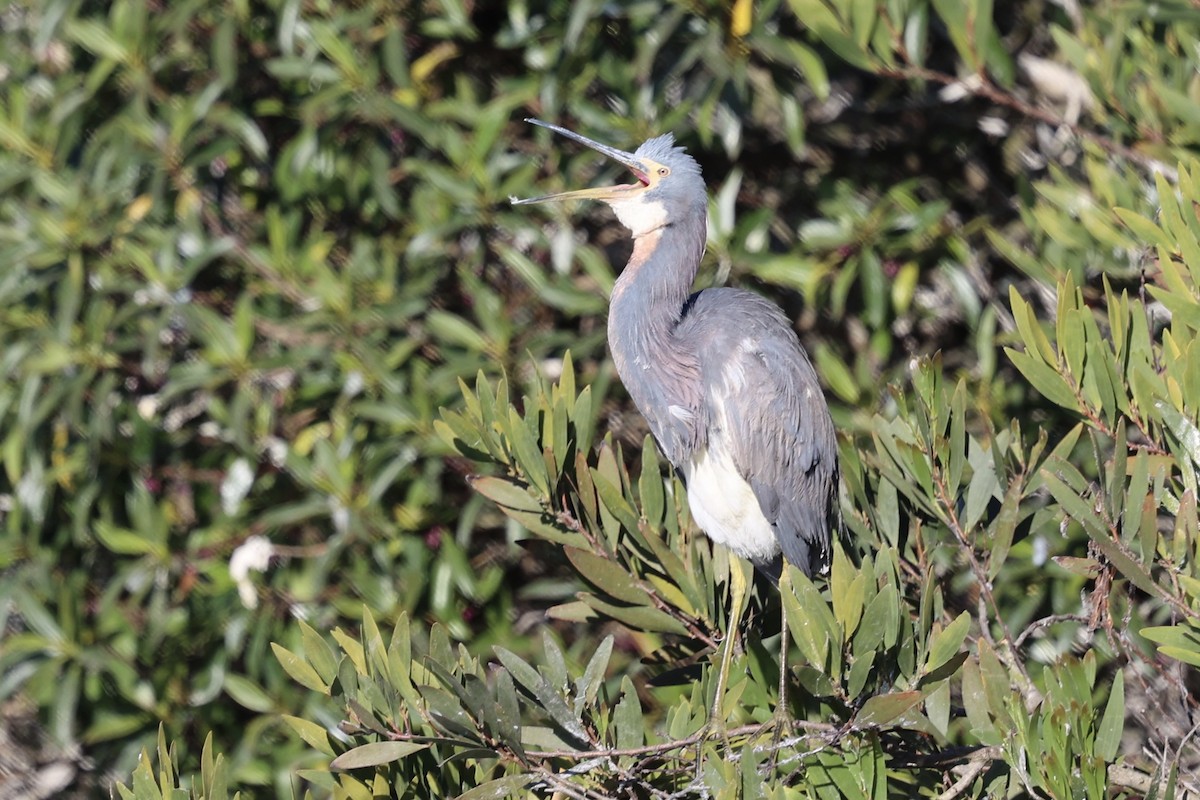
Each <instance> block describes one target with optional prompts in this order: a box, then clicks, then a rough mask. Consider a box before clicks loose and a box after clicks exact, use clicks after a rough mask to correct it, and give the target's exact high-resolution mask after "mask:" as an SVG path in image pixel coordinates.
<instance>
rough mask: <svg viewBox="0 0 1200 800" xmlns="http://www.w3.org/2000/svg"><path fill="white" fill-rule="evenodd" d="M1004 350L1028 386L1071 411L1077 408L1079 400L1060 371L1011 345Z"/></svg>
mask: <svg viewBox="0 0 1200 800" xmlns="http://www.w3.org/2000/svg"><path fill="white" fill-rule="evenodd" d="M1004 352H1005V353H1006V354H1007V355H1008V359H1009V360H1010V361H1011V362H1012V364H1013V366H1014V367H1016V368H1017V369H1018V370H1020V372H1021V374H1022V375H1024V376H1025V379H1026V380H1027V381H1029V384H1030V386H1032V387H1033V388H1034V389H1036V390H1037V391H1038V392H1039V393H1041V395H1042V396H1043V397H1045V398H1046V399H1047V400H1049V401H1050V402H1052V403H1055V404H1056V405H1060V406H1062V407H1063V408H1066V409H1070V410H1072V411H1076V410H1078V409H1079V401H1078V400H1076V399H1075V392H1074V391H1072V389H1071V387H1070V385H1069V384H1068V383H1067V381H1066V379H1065V378H1063V376H1062V373H1060V372H1057V371H1056V370H1053V369H1051V368H1050V367H1049V366H1048V365H1047V364H1045V363H1044V362H1042V361H1037V360H1035V359H1033V358H1031V357H1030V356H1029V354H1028V353H1022V352H1020V351H1017V350H1013V349H1012V348H1011V347H1006V348H1004Z"/></svg>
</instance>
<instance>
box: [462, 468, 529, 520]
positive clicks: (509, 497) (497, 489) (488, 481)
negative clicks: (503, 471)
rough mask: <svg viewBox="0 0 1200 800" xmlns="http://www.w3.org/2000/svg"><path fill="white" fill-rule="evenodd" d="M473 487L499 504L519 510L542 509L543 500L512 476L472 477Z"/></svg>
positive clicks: (470, 480)
mask: <svg viewBox="0 0 1200 800" xmlns="http://www.w3.org/2000/svg"><path fill="white" fill-rule="evenodd" d="M469 482H470V484H471V488H472V489H474V490H475V491H477V492H479V493H480V494H481V495H483V496H484V497H486V498H487V499H489V500H491V501H492V502H493V503H495V504H496V505H498V506H503V507H504V508H511V509H515V510H517V511H534V512H538V513H540V512H541V511H542V504H541V502H540V501H539V500H538V499H537V498H536V497H534V496H533V495H531V494H530V493H529V489H528V488H527V487H526V486H525V485H524V484H521V483H518V482H517V481H515V480H513V479H511V478H496V477H474V478H470V479H469Z"/></svg>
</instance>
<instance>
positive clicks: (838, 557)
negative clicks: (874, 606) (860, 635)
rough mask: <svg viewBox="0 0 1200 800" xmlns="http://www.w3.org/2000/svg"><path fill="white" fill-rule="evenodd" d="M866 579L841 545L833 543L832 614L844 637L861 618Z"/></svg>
mask: <svg viewBox="0 0 1200 800" xmlns="http://www.w3.org/2000/svg"><path fill="white" fill-rule="evenodd" d="M866 581H867V578H866V576H865V575H864V574H862V573H861V572H860V571H858V570H856V569H855V568H854V565H853V564H851V563H850V559H849V558H847V557H846V553H845V552H844V551H843V550H842V548H841V546H840V545H839V544H836V543H835V545H834V549H833V566H832V568H831V571H830V576H829V588H830V592H831V593H832V594H833V615H834V617H836V618H837V621H838V623H839V625H840V627H841V630H842V631H843V632H844V634H845V638H846V639H849V638H850V636H851V635H852V634H853V633H854V630H855V628H857V627H858V621H859V620H860V619H861V618H862V612H863V602H864V599H865V597H866Z"/></svg>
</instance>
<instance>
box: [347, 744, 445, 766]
mask: <svg viewBox="0 0 1200 800" xmlns="http://www.w3.org/2000/svg"><path fill="white" fill-rule="evenodd" d="M428 747H429V744H428V743H426V742H371V743H370V744H364V745H360V746H359V747H356V748H354V749H353V750H347V751H346V752H344V753H342V754H341V755H340V756H338V757H337V758H335V759H333V761H330V762H329V768H330V769H333V770H350V769H362V768H363V767H378V766H380V765H382V764H390V763H392V762H393V761H399V760H400V759H402V758H405V757H407V756H410V755H412V754H413V753H418V752H420V751H422V750H425V749H427V748H428Z"/></svg>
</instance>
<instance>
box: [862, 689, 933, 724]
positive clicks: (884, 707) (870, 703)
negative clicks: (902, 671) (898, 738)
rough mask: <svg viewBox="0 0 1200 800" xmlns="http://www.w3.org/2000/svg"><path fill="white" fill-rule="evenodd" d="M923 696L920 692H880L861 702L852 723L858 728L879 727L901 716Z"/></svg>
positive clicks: (923, 697) (922, 698)
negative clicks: (861, 704) (860, 706)
mask: <svg viewBox="0 0 1200 800" xmlns="http://www.w3.org/2000/svg"><path fill="white" fill-rule="evenodd" d="M924 699H925V696H924V695H923V694H922V693H921V692H895V693H893V694H880V695H875V696H874V697H872V698H870V699H869V700H867V702H865V703H863V706H862V708H861V709H859V711H858V714H857V715H856V716H855V718H854V724H855V725H856V726H858V727H860V728H870V727H880V726H882V725H886V724H888V723H889V722H891V721H893V720H895V719H896V718H898V717H900V716H902V715H903V714H904V713H905V712H907V711H908V710H909V709H910V708H913V707H914V706H916V705H917V704H918V703H920V702H921V701H922V700H924Z"/></svg>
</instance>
